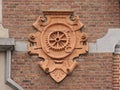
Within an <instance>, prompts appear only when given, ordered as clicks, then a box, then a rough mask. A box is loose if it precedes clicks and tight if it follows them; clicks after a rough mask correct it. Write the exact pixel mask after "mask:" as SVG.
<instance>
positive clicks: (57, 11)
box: [43, 10, 73, 15]
mask: <svg viewBox="0 0 120 90" xmlns="http://www.w3.org/2000/svg"><path fill="white" fill-rule="evenodd" d="M43 14H44V15H72V14H73V11H72V10H63V11H59V10H46V11H43Z"/></svg>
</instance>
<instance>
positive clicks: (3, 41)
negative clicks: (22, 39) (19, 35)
mask: <svg viewBox="0 0 120 90" xmlns="http://www.w3.org/2000/svg"><path fill="white" fill-rule="evenodd" d="M14 46H15V40H14V38H0V51H6V50H13V49H14Z"/></svg>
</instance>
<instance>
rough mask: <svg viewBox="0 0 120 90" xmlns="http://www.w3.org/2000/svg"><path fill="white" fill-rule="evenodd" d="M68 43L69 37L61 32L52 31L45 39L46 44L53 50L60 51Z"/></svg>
mask: <svg viewBox="0 0 120 90" xmlns="http://www.w3.org/2000/svg"><path fill="white" fill-rule="evenodd" d="M68 43H69V35H68V34H67V33H65V32H63V31H53V32H51V33H50V34H49V35H48V38H47V44H48V46H49V47H50V48H51V49H53V50H62V49H64V48H65V47H66V46H67V45H68Z"/></svg>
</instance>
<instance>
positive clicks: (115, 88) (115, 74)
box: [113, 54, 120, 90]
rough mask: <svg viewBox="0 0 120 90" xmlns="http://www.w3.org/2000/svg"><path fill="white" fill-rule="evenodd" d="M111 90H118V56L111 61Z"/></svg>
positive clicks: (119, 56)
mask: <svg viewBox="0 0 120 90" xmlns="http://www.w3.org/2000/svg"><path fill="white" fill-rule="evenodd" d="M113 62H114V63H113V90H119V89H120V55H119V54H116V55H114V61H113Z"/></svg>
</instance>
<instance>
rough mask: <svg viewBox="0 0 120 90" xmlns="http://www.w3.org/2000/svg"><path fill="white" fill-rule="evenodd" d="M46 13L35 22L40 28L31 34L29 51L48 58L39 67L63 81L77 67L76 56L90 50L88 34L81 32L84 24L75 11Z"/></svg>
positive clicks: (35, 25) (58, 80) (57, 80)
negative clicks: (74, 13) (75, 14)
mask: <svg viewBox="0 0 120 90" xmlns="http://www.w3.org/2000/svg"><path fill="white" fill-rule="evenodd" d="M43 14H44V15H43V16H40V17H38V19H37V20H36V21H35V23H34V24H33V26H34V27H35V28H36V29H37V30H38V31H37V32H36V33H31V34H30V35H29V37H28V39H29V43H28V52H29V54H37V55H38V57H42V58H44V61H40V62H39V66H40V67H41V68H42V69H43V70H44V71H45V72H46V73H48V74H49V75H50V76H51V77H52V78H53V79H54V80H55V81H56V82H57V83H59V82H61V81H62V80H63V79H64V78H65V77H66V76H67V75H69V74H70V73H71V72H72V71H73V70H74V68H75V67H76V66H77V62H76V61H74V60H73V58H74V57H76V56H79V54H85V53H87V52H88V43H87V38H88V36H87V34H86V33H84V32H82V31H81V28H82V27H83V24H82V23H81V22H80V20H79V17H78V16H74V15H73V11H43Z"/></svg>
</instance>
